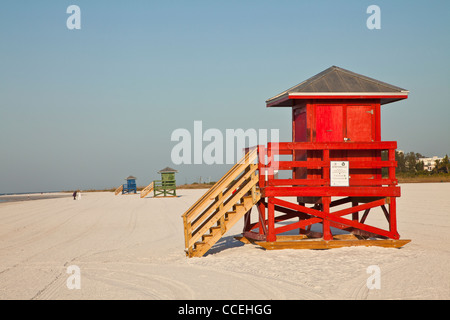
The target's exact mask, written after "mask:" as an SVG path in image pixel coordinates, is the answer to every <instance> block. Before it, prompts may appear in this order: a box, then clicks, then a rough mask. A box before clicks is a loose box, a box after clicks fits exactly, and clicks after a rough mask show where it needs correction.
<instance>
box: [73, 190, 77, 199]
mask: <svg viewBox="0 0 450 320" xmlns="http://www.w3.org/2000/svg"><path fill="white" fill-rule="evenodd" d="M73 200H77V191H76V190H75V191H74V192H73Z"/></svg>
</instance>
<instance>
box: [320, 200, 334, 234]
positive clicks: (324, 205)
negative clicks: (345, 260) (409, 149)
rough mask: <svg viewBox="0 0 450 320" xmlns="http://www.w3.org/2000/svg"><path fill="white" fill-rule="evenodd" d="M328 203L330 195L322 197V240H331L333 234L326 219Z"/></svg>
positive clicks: (328, 208) (328, 212) (328, 213)
mask: <svg viewBox="0 0 450 320" xmlns="http://www.w3.org/2000/svg"><path fill="white" fill-rule="evenodd" d="M330 203H331V197H322V208H323V213H324V215H325V218H324V219H323V240H333V235H332V234H331V230H330V220H328V217H327V216H328V215H330Z"/></svg>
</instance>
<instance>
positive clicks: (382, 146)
mask: <svg viewBox="0 0 450 320" xmlns="http://www.w3.org/2000/svg"><path fill="white" fill-rule="evenodd" d="M271 144H272V143H270V142H269V143H268V144H267V149H270V148H271ZM324 149H328V150H360V149H364V150H387V149H394V150H395V149H397V142H396V141H374V142H351V141H349V142H279V143H278V148H273V150H280V151H281V150H283V151H284V150H324ZM389 160H390V161H395V159H389Z"/></svg>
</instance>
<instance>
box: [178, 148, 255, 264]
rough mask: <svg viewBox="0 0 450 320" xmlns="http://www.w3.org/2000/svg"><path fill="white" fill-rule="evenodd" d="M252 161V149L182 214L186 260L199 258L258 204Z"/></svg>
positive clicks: (253, 156) (253, 158) (253, 154)
mask: <svg viewBox="0 0 450 320" xmlns="http://www.w3.org/2000/svg"><path fill="white" fill-rule="evenodd" d="M256 160H257V150H256V148H255V149H253V150H251V151H249V152H248V153H247V154H246V155H245V156H244V157H243V158H242V159H241V160H240V161H239V162H238V163H237V164H235V165H234V166H233V168H231V169H230V171H228V172H227V173H226V174H225V175H224V176H223V177H222V178H221V179H220V180H219V181H218V182H217V183H216V184H215V185H214V186H213V187H212V188H211V189H209V190H208V192H206V193H205V194H204V195H203V196H202V197H201V198H200V199H199V200H198V201H197V202H196V203H194V204H193V205H192V206H191V207H190V208H189V210H187V211H186V212H185V213H184V214H183V215H182V217H183V223H184V237H185V247H186V255H187V256H188V257H201V256H203V255H204V254H205V253H206V252H207V251H208V250H209V249H210V248H211V247H212V246H213V245H214V244H215V243H216V242H217V241H218V240H219V239H220V238H221V237H222V236H223V235H224V234H225V232H227V231H228V230H229V229H230V228H231V227H232V226H233V225H234V224H235V223H236V222H237V221H239V220H240V219H241V218H242V217H243V216H244V215H245V214H246V213H247V212H249V211H250V210H251V208H252V207H253V205H255V204H256V203H257V202H258V201H259V199H260V198H261V195H260V193H259V190H258V180H259V177H258V174H257V171H256V170H257V168H258V165H257V164H256Z"/></svg>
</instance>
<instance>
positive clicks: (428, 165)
mask: <svg viewBox="0 0 450 320" xmlns="http://www.w3.org/2000/svg"><path fill="white" fill-rule="evenodd" d="M442 159H443V158H439V157H438V156H434V157H433V158H419V161H422V162H423V170H428V171H433V169H434V168H435V167H436V161H437V160H439V161H442Z"/></svg>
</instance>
